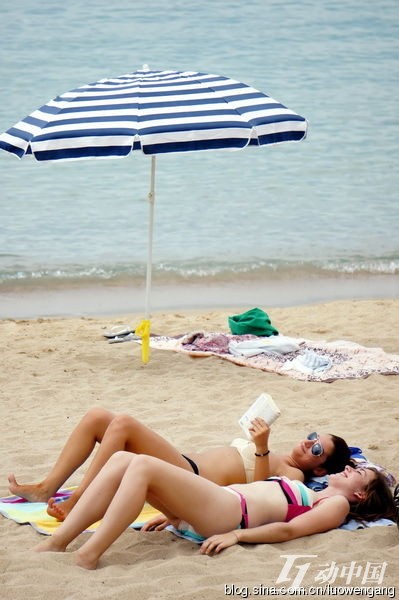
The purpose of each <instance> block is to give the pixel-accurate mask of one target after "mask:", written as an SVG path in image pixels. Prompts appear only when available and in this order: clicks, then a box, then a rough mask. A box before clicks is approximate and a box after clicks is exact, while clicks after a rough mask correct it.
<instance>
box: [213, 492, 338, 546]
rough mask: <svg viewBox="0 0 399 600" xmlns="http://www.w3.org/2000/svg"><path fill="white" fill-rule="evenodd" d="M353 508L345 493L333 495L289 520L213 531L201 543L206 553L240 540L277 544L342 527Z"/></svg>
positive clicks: (252, 542)
mask: <svg viewBox="0 0 399 600" xmlns="http://www.w3.org/2000/svg"><path fill="white" fill-rule="evenodd" d="M348 512H349V503H348V501H347V499H346V498H345V497H344V496H333V497H331V498H326V499H325V500H323V501H321V502H320V504H319V505H318V506H317V507H316V508H312V510H310V511H308V512H307V513H304V514H303V515H300V516H299V517H295V519H292V521H289V523H268V524H267V525H260V526H259V527H252V528H249V529H236V530H234V531H230V532H228V533H224V534H221V535H213V536H212V537H210V538H208V539H207V540H205V541H204V542H203V544H202V546H201V552H202V554H213V553H215V554H217V553H218V552H220V551H221V550H223V549H224V548H228V547H229V546H234V544H238V543H241V542H242V543H246V544H275V543H279V542H287V541H289V540H295V539H297V538H300V537H305V536H307V535H312V534H315V533H322V532H324V531H329V530H330V529H335V528H336V527H339V526H340V525H341V524H342V523H343V522H344V520H345V517H346V516H347V515H348Z"/></svg>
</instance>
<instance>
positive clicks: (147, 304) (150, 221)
mask: <svg viewBox="0 0 399 600" xmlns="http://www.w3.org/2000/svg"><path fill="white" fill-rule="evenodd" d="M154 204H155V156H151V179H150V191H149V193H148V254H147V276H146V288H145V305H144V306H145V312H144V318H145V319H149V318H150V292H151V279H152V243H153V242H152V240H153V231H154Z"/></svg>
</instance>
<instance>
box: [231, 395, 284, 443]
mask: <svg viewBox="0 0 399 600" xmlns="http://www.w3.org/2000/svg"><path fill="white" fill-rule="evenodd" d="M280 415H281V412H280V410H279V408H278V406H277V404H276V403H275V402H274V400H273V398H272V397H271V396H270V395H269V394H261V395H260V396H259V397H258V398H257V399H256V400H255V402H254V403H253V404H252V405H251V406H250V407H249V408H248V410H247V411H246V412H245V413H244V414H243V415H242V417H241V419H239V421H238V422H239V424H240V426H241V428H242V429H243V431H244V433H245V435H246V436H247V438H248V439H249V440H251V439H252V438H251V434H250V433H249V428H250V426H251V421H253V420H254V419H255V418H256V417H262V419H264V420H265V421H266V423H267V424H268V425H272V423H274V421H275V420H276V419H278V417H279V416H280Z"/></svg>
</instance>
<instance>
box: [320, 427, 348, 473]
mask: <svg viewBox="0 0 399 600" xmlns="http://www.w3.org/2000/svg"><path fill="white" fill-rule="evenodd" d="M329 435H330V436H331V439H332V442H333V444H334V452H333V453H332V454H331V456H328V457H327V459H326V460H325V462H324V463H323V464H322V465H320V466H321V467H323V468H324V469H326V471H327V473H341V471H343V470H344V469H345V467H346V465H352V462H351V451H350V450H349V446H348V444H347V443H346V442H345V440H344V439H343V438H341V437H339V436H338V435H332V434H331V433H330V434H329Z"/></svg>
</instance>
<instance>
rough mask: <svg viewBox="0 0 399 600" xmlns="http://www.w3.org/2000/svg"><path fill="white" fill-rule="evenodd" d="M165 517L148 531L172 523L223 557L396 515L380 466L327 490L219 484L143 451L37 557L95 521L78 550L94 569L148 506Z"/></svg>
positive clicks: (283, 481) (116, 467) (101, 478)
mask: <svg viewBox="0 0 399 600" xmlns="http://www.w3.org/2000/svg"><path fill="white" fill-rule="evenodd" d="M146 500H147V501H148V502H149V503H150V504H151V505H152V506H154V507H155V508H157V509H158V510H160V511H161V512H162V513H163V514H164V515H165V517H163V518H161V519H160V518H155V519H153V520H152V521H150V522H149V523H147V524H146V526H145V527H144V530H149V529H151V528H156V529H162V528H164V527H165V526H166V525H167V524H169V523H170V524H172V525H174V526H175V527H176V528H180V529H183V530H184V529H187V524H188V523H189V524H190V525H191V526H192V527H193V528H194V529H195V530H196V532H197V533H198V534H199V535H201V536H203V537H204V538H208V539H205V541H204V542H203V543H202V546H201V552H202V554H212V553H218V552H220V551H221V550H223V548H228V547H229V546H233V545H234V544H237V543H238V542H245V543H252V544H258V543H276V542H284V541H287V540H292V539H295V538H299V537H303V536H306V535H311V534H314V533H321V532H323V531H328V530H330V529H333V528H335V527H338V526H339V525H341V524H342V523H343V522H344V521H345V519H346V517H347V516H348V515H349V514H351V515H352V514H356V515H358V516H362V517H363V518H366V519H375V518H380V517H383V516H384V517H388V518H394V514H395V510H394V508H395V507H394V504H393V497H392V494H391V492H390V489H389V487H388V485H387V483H386V481H385V479H384V477H383V476H382V475H381V474H380V473H378V472H377V471H375V470H374V469H371V468H367V469H363V468H360V467H358V468H357V469H355V468H353V467H349V466H347V467H346V468H345V470H344V471H343V472H342V473H338V474H336V475H331V476H330V479H329V485H328V487H327V488H325V489H324V490H323V491H321V492H314V491H312V490H309V489H308V488H307V487H306V486H305V485H304V484H303V483H301V482H300V481H291V480H289V479H288V478H275V479H273V478H271V479H268V480H266V481H255V482H253V483H249V484H235V485H233V486H227V487H221V486H219V485H217V484H215V483H213V482H211V481H208V480H207V479H204V478H203V477H196V476H195V475H194V474H193V473H189V472H188V471H186V470H185V469H180V468H178V467H176V466H174V465H170V464H168V463H166V462H164V461H162V460H159V459H158V458H154V457H152V456H146V455H144V454H139V455H135V454H132V453H129V452H117V453H115V454H114V455H113V456H112V457H111V458H110V459H109V461H108V462H107V464H106V465H105V466H104V467H103V468H102V469H101V471H100V473H99V474H98V475H97V476H96V477H95V479H94V480H93V481H92V483H91V484H90V485H89V487H88V488H87V489H86V491H85V492H84V494H83V495H82V496H81V498H80V499H79V501H78V502H77V504H76V505H75V507H74V508H73V509H72V510H71V512H70V513H69V515H68V516H67V518H66V519H65V521H64V522H63V523H62V524H61V526H60V527H59V529H57V530H56V532H55V533H54V535H53V536H52V537H49V538H48V539H46V540H45V541H44V542H42V543H41V544H39V545H38V546H37V547H36V550H37V551H39V552H45V551H53V552H63V551H65V550H66V548H67V546H68V544H70V542H72V540H74V539H75V538H76V537H77V536H78V535H79V534H80V533H82V532H83V531H84V530H85V529H86V528H87V527H89V526H90V525H91V524H92V523H94V522H96V521H98V520H100V519H102V522H101V524H100V526H99V528H98V529H97V531H96V532H95V533H94V534H93V535H91V536H90V538H89V539H88V540H87V541H86V542H85V543H84V544H83V546H81V547H80V548H79V549H78V550H77V551H76V552H75V558H76V563H77V564H78V565H79V566H81V567H84V568H85V569H95V568H96V567H97V563H98V560H99V558H100V557H101V556H102V554H103V553H104V552H105V551H106V550H107V548H109V546H110V545H111V544H112V543H113V542H114V541H115V540H116V539H117V538H118V537H119V536H120V535H121V534H122V532H123V531H125V529H126V528H127V527H128V526H129V524H130V523H132V521H134V520H135V519H136V518H137V516H138V515H139V514H140V511H141V510H142V508H143V505H144V502H145V501H146Z"/></svg>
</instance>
